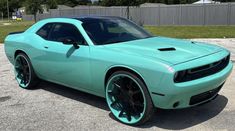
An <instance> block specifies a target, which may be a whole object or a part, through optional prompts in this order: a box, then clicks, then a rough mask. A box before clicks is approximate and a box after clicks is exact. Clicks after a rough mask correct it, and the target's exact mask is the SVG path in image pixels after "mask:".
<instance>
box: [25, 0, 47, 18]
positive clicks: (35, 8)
mask: <svg viewBox="0 0 235 131" xmlns="http://www.w3.org/2000/svg"><path fill="white" fill-rule="evenodd" d="M42 4H43V1H42V0H26V2H25V5H26V11H27V12H28V13H30V14H33V15H34V21H35V22H36V21H37V13H43V8H42Z"/></svg>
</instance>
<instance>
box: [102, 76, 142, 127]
mask: <svg viewBox="0 0 235 131" xmlns="http://www.w3.org/2000/svg"><path fill="white" fill-rule="evenodd" d="M106 101H107V103H108V106H109V108H110V110H111V112H112V113H113V115H114V116H115V117H116V118H117V119H118V120H120V121H121V122H123V123H126V124H135V123H137V122H139V121H140V120H141V119H142V118H143V116H144V112H145V109H146V100H145V96H144V93H143V90H142V88H141V87H140V85H139V84H138V82H137V81H136V80H135V79H133V78H132V77H130V76H129V75H125V74H118V75H115V76H113V77H112V78H111V79H110V80H109V81H108V83H107V86H106Z"/></svg>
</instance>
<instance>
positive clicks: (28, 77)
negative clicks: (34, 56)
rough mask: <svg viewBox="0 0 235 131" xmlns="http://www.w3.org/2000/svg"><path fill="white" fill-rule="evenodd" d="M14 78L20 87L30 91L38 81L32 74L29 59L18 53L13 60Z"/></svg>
mask: <svg viewBox="0 0 235 131" xmlns="http://www.w3.org/2000/svg"><path fill="white" fill-rule="evenodd" d="M14 71H15V77H16V80H17V82H18V84H19V86H20V87H22V88H25V89H30V88H32V87H35V86H36V85H37V84H38V82H39V79H38V77H37V76H36V74H35V73H34V70H33V68H32V64H31V62H30V59H29V58H28V56H27V55H25V54H24V53H20V54H18V55H17V56H16V58H15V63H14Z"/></svg>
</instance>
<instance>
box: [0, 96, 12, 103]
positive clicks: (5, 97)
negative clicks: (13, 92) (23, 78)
mask: <svg viewBox="0 0 235 131" xmlns="http://www.w3.org/2000/svg"><path fill="white" fill-rule="evenodd" d="M9 99H11V96H3V97H0V102H4V101H7V100H9Z"/></svg>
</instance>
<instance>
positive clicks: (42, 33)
mask: <svg viewBox="0 0 235 131" xmlns="http://www.w3.org/2000/svg"><path fill="white" fill-rule="evenodd" d="M52 26H53V24H52V23H48V24H45V25H44V26H43V27H41V28H40V29H39V30H38V31H37V33H36V34H37V35H39V36H40V37H42V38H43V39H46V40H47V39H48V36H49V33H50V30H51V28H52Z"/></svg>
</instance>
